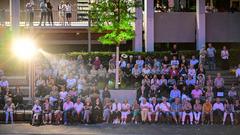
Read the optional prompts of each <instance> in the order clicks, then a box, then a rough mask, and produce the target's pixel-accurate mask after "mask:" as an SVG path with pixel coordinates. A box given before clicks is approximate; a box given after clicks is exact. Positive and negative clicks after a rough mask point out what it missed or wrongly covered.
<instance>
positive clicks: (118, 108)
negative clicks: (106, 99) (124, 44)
mask: <svg viewBox="0 0 240 135" xmlns="http://www.w3.org/2000/svg"><path fill="white" fill-rule="evenodd" d="M121 109H122V105H121V103H113V104H112V112H114V111H121Z"/></svg>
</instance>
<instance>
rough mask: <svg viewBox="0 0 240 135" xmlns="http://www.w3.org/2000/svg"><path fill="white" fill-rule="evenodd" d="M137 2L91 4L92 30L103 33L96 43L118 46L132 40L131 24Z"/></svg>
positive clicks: (107, 0) (112, 0) (106, 0)
mask: <svg viewBox="0 0 240 135" xmlns="http://www.w3.org/2000/svg"><path fill="white" fill-rule="evenodd" d="M139 6H140V3H139V2H137V0H98V1H96V2H93V3H91V8H90V17H91V20H92V30H93V31H95V32H97V33H104V34H103V36H101V37H99V39H98V41H100V42H101V43H102V44H108V45H112V44H115V45H120V43H121V42H122V41H126V40H131V39H133V38H134V36H135V33H134V26H133V23H134V21H135V19H136V17H135V10H134V9H135V7H139Z"/></svg>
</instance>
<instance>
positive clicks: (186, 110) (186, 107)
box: [182, 99, 193, 125]
mask: <svg viewBox="0 0 240 135" xmlns="http://www.w3.org/2000/svg"><path fill="white" fill-rule="evenodd" d="M182 109H183V114H182V125H184V124H185V118H186V116H187V115H188V116H189V117H190V124H191V125H192V124H193V113H192V105H191V103H190V101H189V99H183V104H182Z"/></svg>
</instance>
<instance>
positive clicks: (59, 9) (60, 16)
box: [58, 1, 66, 26]
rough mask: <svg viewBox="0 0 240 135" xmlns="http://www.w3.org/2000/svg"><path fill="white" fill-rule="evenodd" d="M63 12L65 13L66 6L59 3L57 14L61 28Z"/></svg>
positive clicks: (63, 22)
mask: <svg viewBox="0 0 240 135" xmlns="http://www.w3.org/2000/svg"><path fill="white" fill-rule="evenodd" d="M65 12H66V4H65V3H64V2H63V1H61V2H60V4H59V5H58V13H59V22H60V24H61V25H62V26H65Z"/></svg>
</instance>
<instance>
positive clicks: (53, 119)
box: [1, 46, 239, 125]
mask: <svg viewBox="0 0 240 135" xmlns="http://www.w3.org/2000/svg"><path fill="white" fill-rule="evenodd" d="M115 61H116V57H115V55H112V57H111V58H110V60H109V61H108V65H107V66H108V68H106V67H107V66H106V65H103V62H102V59H101V57H95V59H91V58H89V59H88V60H86V59H84V58H83V57H82V56H81V55H80V56H78V57H77V58H76V59H66V58H56V57H51V59H50V60H47V61H40V62H37V63H36V78H37V80H36V90H37V93H36V95H37V96H40V97H42V98H40V99H41V101H36V102H35V105H34V106H33V109H32V111H33V117H32V118H33V121H32V124H34V123H35V122H36V121H39V120H41V121H42V122H43V123H44V124H51V123H56V124H60V123H64V124H69V123H71V121H72V120H73V119H74V120H75V119H76V120H77V121H78V122H81V123H85V124H88V123H98V122H102V121H105V122H107V123H110V122H112V123H113V124H119V123H121V124H126V123H127V122H129V121H131V120H132V121H133V122H134V123H136V124H137V123H139V122H142V123H146V122H149V123H153V122H154V123H155V122H156V123H158V122H163V121H166V122H170V121H171V119H173V120H174V122H175V123H176V124H179V123H181V124H183V125H184V124H185V123H186V121H189V122H187V123H189V124H193V123H195V124H200V123H202V124H204V122H205V121H207V119H209V121H208V122H209V123H211V124H212V123H213V122H214V119H215V118H218V120H219V119H220V120H221V122H222V124H225V122H226V118H227V116H228V115H229V116H230V118H231V123H232V124H234V121H238V119H237V118H238V116H239V96H238V92H237V90H236V89H237V88H236V86H235V85H234V84H233V86H232V88H231V89H230V90H228V89H227V91H228V93H227V94H226V92H225V91H226V88H225V87H224V78H222V77H221V74H220V73H217V75H216V78H212V77H211V76H210V75H207V74H206V71H205V68H204V64H205V63H204V62H202V61H203V60H199V59H197V57H196V56H194V55H193V56H191V58H190V59H189V58H186V57H185V56H184V55H179V54H178V51H177V49H176V46H174V47H173V49H172V51H171V53H170V55H169V56H164V57H162V58H160V57H153V58H152V57H150V56H147V57H145V58H144V57H142V56H140V55H139V56H132V55H130V56H127V55H124V54H123V55H121V59H120V62H119V67H120V79H119V80H120V81H126V82H128V83H129V84H130V85H131V84H138V85H136V86H137V87H135V88H136V89H137V91H136V92H137V96H136V97H137V98H136V101H135V102H134V104H133V105H130V104H129V103H128V101H127V100H125V101H123V102H118V101H117V100H114V101H112V100H111V94H110V92H109V91H108V82H109V80H110V79H111V78H114V76H115V70H116V69H115V67H116V62H115ZM236 77H239V73H238V69H237V71H236ZM98 81H104V82H105V84H106V87H104V90H103V93H102V97H101V96H100V92H99V90H98V88H97V85H96V84H97V82H98ZM1 82H2V83H1V85H4V84H5V83H3V82H4V80H1ZM2 87H4V86H2ZM7 88H8V87H6V93H8V94H7V95H8V97H11V92H10V91H9V90H8V89H7ZM5 95H6V94H5ZM100 97H101V98H100ZM220 99H226V101H225V102H224V104H223V101H222V100H220ZM13 100H14V97H13ZM7 103H8V102H6V104H7ZM130 116H131V117H130ZM129 118H130V120H129ZM188 119H189V120H188Z"/></svg>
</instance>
